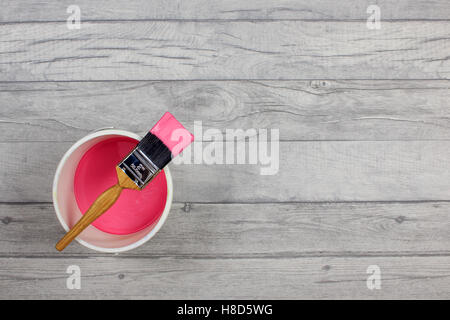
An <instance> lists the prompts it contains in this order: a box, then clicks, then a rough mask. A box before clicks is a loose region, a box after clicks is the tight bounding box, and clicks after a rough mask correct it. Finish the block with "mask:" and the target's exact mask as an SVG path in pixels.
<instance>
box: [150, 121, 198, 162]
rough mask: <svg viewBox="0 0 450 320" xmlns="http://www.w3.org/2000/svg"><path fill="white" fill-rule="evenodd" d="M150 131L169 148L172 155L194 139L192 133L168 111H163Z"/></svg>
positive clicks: (176, 153)
mask: <svg viewBox="0 0 450 320" xmlns="http://www.w3.org/2000/svg"><path fill="white" fill-rule="evenodd" d="M150 132H151V133H153V134H154V135H155V136H157V137H158V139H159V140H161V141H162V142H163V143H164V144H165V145H166V146H167V148H169V150H170V151H171V152H172V156H173V157H175V156H177V155H178V154H179V153H180V152H181V151H183V149H184V148H186V147H187V146H188V145H190V144H191V142H192V141H194V135H193V134H192V133H190V132H189V131H187V130H186V129H185V128H184V127H183V125H182V124H181V123H180V122H178V120H177V119H175V117H174V116H173V115H172V114H170V113H169V112H166V113H164V115H163V116H162V117H161V119H159V121H158V122H157V123H156V124H155V125H154V126H153V128H152V129H151V130H150Z"/></svg>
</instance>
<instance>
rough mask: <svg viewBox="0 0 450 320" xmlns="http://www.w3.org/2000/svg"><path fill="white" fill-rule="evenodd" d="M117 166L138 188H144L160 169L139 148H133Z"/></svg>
mask: <svg viewBox="0 0 450 320" xmlns="http://www.w3.org/2000/svg"><path fill="white" fill-rule="evenodd" d="M119 168H120V169H122V171H123V172H125V173H126V174H127V176H128V177H129V178H130V179H131V180H133V181H134V183H135V184H136V185H137V186H138V187H139V188H140V189H142V188H144V187H145V186H146V185H147V184H148V183H149V182H150V181H151V180H152V179H153V177H155V176H156V174H157V173H159V171H160V170H161V169H160V168H158V167H157V166H156V165H155V164H154V163H153V162H152V161H151V160H150V159H149V158H147V156H146V155H145V154H144V153H143V152H142V151H140V150H139V147H136V148H134V149H133V151H131V152H130V154H129V155H128V156H127V157H126V158H125V159H124V160H123V161H122V162H121V163H120V164H119Z"/></svg>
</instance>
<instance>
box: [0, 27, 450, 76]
mask: <svg viewBox="0 0 450 320" xmlns="http://www.w3.org/2000/svg"><path fill="white" fill-rule="evenodd" d="M449 25H450V22H449V21H433V22H427V21H407V22H384V23H383V26H382V28H381V29H380V30H369V29H368V28H367V27H366V22H365V21H357V22H336V21H329V22H323V21H308V22H305V21H259V22H257V21H231V22H220V21H219V22H214V21H204V22H198V21H184V22H179V21H175V22H174V21H153V22H148V21H128V22H89V23H85V24H84V25H83V27H82V28H81V29H80V30H69V29H67V28H66V27H65V26H64V25H62V24H61V23H30V24H4V25H0V36H1V39H2V41H1V42H0V57H1V60H0V81H27V80H32V81H42V80H172V79H177V80H195V79H202V80H205V79H209V80H211V79H216V80H217V79H297V80H299V79H318V80H321V79H324V78H326V79H448V78H449V73H450V64H449V58H448V52H449V50H450V41H448V38H449V33H450V31H449V30H450V28H449Z"/></svg>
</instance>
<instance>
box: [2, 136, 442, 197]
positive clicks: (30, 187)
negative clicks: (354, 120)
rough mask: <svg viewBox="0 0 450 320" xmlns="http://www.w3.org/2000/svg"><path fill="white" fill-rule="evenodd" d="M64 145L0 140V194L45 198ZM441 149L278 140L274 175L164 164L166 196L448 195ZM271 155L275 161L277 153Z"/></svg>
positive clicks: (427, 144) (436, 144) (249, 168)
mask: <svg viewBox="0 0 450 320" xmlns="http://www.w3.org/2000/svg"><path fill="white" fill-rule="evenodd" d="M211 143H213V142H211ZM215 143H216V144H217V145H219V144H220V143H219V142H215ZM70 145H71V143H68V142H61V143H55V142H35V143H28V142H24V143H21V142H19V143H13V142H9V143H0V154H2V155H7V156H3V157H2V158H1V160H0V167H2V170H1V171H0V201H3V202H5V201H6V202H11V201H13V202H14V201H18V202H29V201H39V202H42V201H51V186H52V180H53V175H54V172H55V169H56V166H57V164H58V162H59V159H60V158H61V157H62V155H63V154H64V153H65V151H66V150H67V149H68V148H69V147H70ZM204 145H205V146H206V145H207V144H206V143H205V144H204ZM208 145H210V143H208ZM449 152H450V141H448V140H447V141H300V142H295V141H291V142H280V143H279V170H278V172H277V174H275V175H261V168H265V167H267V166H266V165H259V164H255V165H253V164H251V165H250V164H240V165H237V164H234V165H233V164H229V165H219V164H217V165H207V164H205V163H204V162H203V164H174V163H172V164H171V170H172V175H173V179H174V199H175V201H179V202H279V201H281V202H282V201H395V200H399V201H408V200H449V198H448V196H449V194H448V182H449V181H450V162H449V156H450V155H449ZM272 159H274V161H273V163H276V159H277V157H275V156H274V158H272ZM259 160H261V159H260V158H259Z"/></svg>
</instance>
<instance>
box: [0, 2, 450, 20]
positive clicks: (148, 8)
mask: <svg viewBox="0 0 450 320" xmlns="http://www.w3.org/2000/svg"><path fill="white" fill-rule="evenodd" d="M72 4H74V2H73V1H71V0H60V1H57V2H52V1H48V0H32V1H30V0H28V1H27V0H16V1H12V2H11V3H8V5H7V6H4V8H2V10H1V11H0V22H26V21H65V20H66V19H67V18H68V17H69V14H67V13H66V10H67V7H68V6H69V5H72ZM76 4H77V5H78V6H79V7H80V10H81V19H82V20H89V21H92V20H136V19H140V20H142V19H145V20H152V19H158V20H162V19H165V20H167V19H177V20H180V19H188V20H189V19H199V20H208V19H221V20H228V19H251V20H258V19H318V20H332V19H363V20H366V19H367V18H368V16H369V14H368V13H367V12H366V10H367V7H368V6H369V5H372V4H377V5H378V6H379V7H380V9H381V17H382V19H386V20H389V19H419V20H423V19H427V20H431V19H448V17H449V16H450V8H449V6H448V2H447V1H446V0H433V1H432V2H430V1H429V0H397V1H389V0H377V1H376V2H374V1H370V0H340V1H339V3H338V4H337V3H336V1H335V0H322V1H315V2H311V1H307V0H276V1H274V0H247V1H239V0H173V1H164V0H152V1H146V0H134V1H125V0H96V1H89V0H78V1H76Z"/></svg>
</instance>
